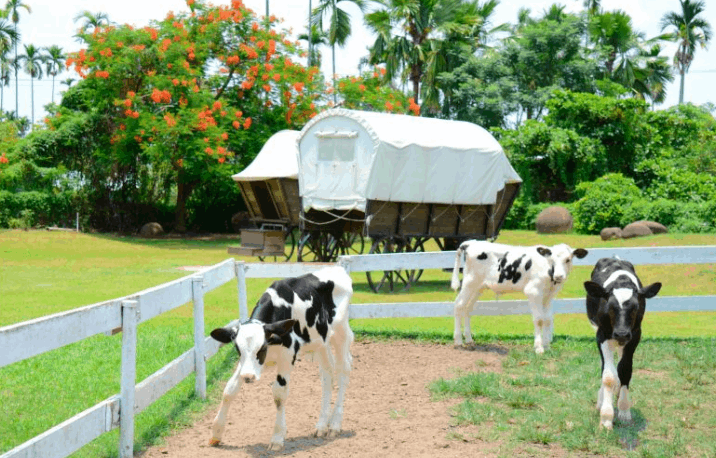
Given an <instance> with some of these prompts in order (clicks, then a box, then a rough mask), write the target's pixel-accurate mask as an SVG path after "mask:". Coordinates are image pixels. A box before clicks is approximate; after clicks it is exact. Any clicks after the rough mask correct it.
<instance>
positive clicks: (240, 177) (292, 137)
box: [231, 130, 300, 181]
mask: <svg viewBox="0 0 716 458" xmlns="http://www.w3.org/2000/svg"><path fill="white" fill-rule="evenodd" d="M299 133H300V132H299V131H297V130H281V131H279V132H276V133H275V134H273V135H272V136H271V138H269V139H268V140H267V141H266V143H265V144H264V146H263V148H261V151H259V154H258V155H257V156H256V158H255V159H254V160H253V162H251V164H249V166H248V167H246V168H245V169H244V170H242V171H241V172H240V173H237V174H236V175H233V176H232V177H231V178H233V179H234V181H262V180H269V179H271V178H298V149H297V144H296V140H297V139H298V135H299Z"/></svg>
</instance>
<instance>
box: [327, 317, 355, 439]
mask: <svg viewBox="0 0 716 458" xmlns="http://www.w3.org/2000/svg"><path fill="white" fill-rule="evenodd" d="M352 343H353V331H352V330H351V328H350V327H349V326H348V323H347V322H346V324H345V327H344V329H339V330H337V332H336V334H335V335H334V338H333V349H334V351H335V356H336V377H337V378H338V394H337V396H336V404H335V405H334V406H333V414H332V415H331V419H330V422H329V426H328V436H329V437H335V436H337V435H338V434H339V433H340V432H341V424H342V423H343V403H344V402H345V398H346V390H347V389H348V381H349V376H350V372H351V365H352V364H353V357H352V356H351V344H352Z"/></svg>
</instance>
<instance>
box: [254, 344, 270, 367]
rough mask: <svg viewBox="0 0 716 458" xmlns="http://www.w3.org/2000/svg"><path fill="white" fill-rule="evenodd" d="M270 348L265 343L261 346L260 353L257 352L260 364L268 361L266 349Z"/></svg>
mask: <svg viewBox="0 0 716 458" xmlns="http://www.w3.org/2000/svg"><path fill="white" fill-rule="evenodd" d="M267 350H268V347H267V346H266V345H264V346H263V347H261V350H259V352H258V353H256V359H257V360H258V361H259V364H263V363H264V361H266V351H267Z"/></svg>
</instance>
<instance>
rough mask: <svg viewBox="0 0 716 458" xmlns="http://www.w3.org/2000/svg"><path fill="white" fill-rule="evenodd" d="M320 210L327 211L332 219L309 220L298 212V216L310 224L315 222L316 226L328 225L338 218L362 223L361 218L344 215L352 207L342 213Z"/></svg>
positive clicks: (338, 219) (325, 211)
mask: <svg viewBox="0 0 716 458" xmlns="http://www.w3.org/2000/svg"><path fill="white" fill-rule="evenodd" d="M322 211H323V213H327V214H329V215H331V216H332V217H333V218H334V219H332V220H330V221H325V222H318V221H313V220H310V219H308V218H306V217H305V216H303V214H299V215H298V217H299V218H301V219H302V220H303V221H306V222H308V223H311V224H315V225H316V226H326V225H328V224H333V223H335V222H336V221H340V220H344V221H354V222H357V223H362V222H363V221H364V220H363V219H355V218H347V217H346V216H345V215H347V214H348V213H350V212H351V211H353V209H350V210H347V211H346V212H345V213H344V214H343V215H336V214H333V213H331V212H329V211H327V210H322Z"/></svg>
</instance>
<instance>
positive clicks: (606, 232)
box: [599, 227, 622, 240]
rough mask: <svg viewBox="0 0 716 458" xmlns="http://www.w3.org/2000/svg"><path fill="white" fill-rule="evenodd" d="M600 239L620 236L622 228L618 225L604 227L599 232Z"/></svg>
mask: <svg viewBox="0 0 716 458" xmlns="http://www.w3.org/2000/svg"><path fill="white" fill-rule="evenodd" d="M599 236H600V237H601V238H602V240H612V239H620V238H622V230H621V228H619V227H605V228H604V229H602V231H601V232H600V233H599Z"/></svg>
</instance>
